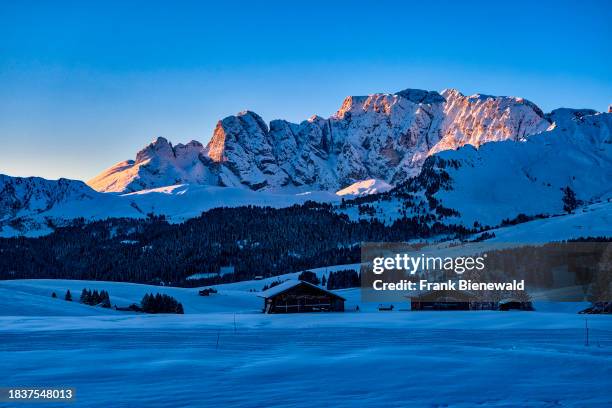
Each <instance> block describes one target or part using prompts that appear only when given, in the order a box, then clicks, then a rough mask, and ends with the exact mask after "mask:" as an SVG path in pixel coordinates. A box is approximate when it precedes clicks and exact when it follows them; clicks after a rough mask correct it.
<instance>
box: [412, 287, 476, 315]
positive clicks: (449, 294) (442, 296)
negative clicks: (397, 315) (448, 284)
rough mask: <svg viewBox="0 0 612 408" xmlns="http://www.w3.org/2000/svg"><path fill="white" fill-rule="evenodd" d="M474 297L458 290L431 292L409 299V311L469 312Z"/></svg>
mask: <svg viewBox="0 0 612 408" xmlns="http://www.w3.org/2000/svg"><path fill="white" fill-rule="evenodd" d="M473 301H474V296H473V295H472V294H471V293H469V292H463V291H458V290H432V291H428V292H422V293H420V294H418V295H415V296H412V297H410V309H411V310H470V309H471V303H472V302H473Z"/></svg>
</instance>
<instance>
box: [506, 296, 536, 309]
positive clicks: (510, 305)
mask: <svg viewBox="0 0 612 408" xmlns="http://www.w3.org/2000/svg"><path fill="white" fill-rule="evenodd" d="M499 310H501V311H504V312H506V311H508V310H523V311H531V310H534V309H533V304H532V303H531V302H529V301H525V300H520V299H513V298H507V299H503V300H501V301H500V302H499Z"/></svg>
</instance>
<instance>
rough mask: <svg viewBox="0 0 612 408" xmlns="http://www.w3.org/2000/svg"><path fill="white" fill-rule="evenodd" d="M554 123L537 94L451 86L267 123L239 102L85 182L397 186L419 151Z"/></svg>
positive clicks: (360, 100) (520, 134)
mask: <svg viewBox="0 0 612 408" xmlns="http://www.w3.org/2000/svg"><path fill="white" fill-rule="evenodd" d="M550 125H551V122H550V121H549V120H548V119H547V118H546V117H545V115H544V113H543V112H542V111H541V109H540V108H538V107H537V105H535V104H534V103H532V102H530V101H528V100H526V99H523V98H517V97H505V96H490V95H483V94H476V95H471V96H465V95H463V94H461V92H459V91H457V90H454V89H446V90H444V91H443V92H442V93H438V92H436V91H425V90H419V89H405V90H402V91H399V92H397V93H393V94H384V93H378V94H372V95H367V96H348V97H346V98H345V99H344V101H343V103H342V105H341V106H340V108H339V109H338V111H337V112H336V113H334V114H333V115H332V116H330V117H329V118H327V119H325V118H322V117H320V116H317V115H314V116H311V117H310V118H309V119H307V120H304V121H302V122H301V123H299V124H298V123H291V122H288V121H286V120H282V119H276V120H272V121H271V122H269V123H266V122H265V121H264V120H263V119H262V118H261V117H260V116H259V115H257V114H256V113H255V112H252V111H249V110H246V111H242V112H240V113H239V114H237V115H231V116H228V117H226V118H224V119H222V120H220V121H219V122H218V123H217V126H216V127H215V129H214V132H213V135H212V138H211V140H210V142H209V143H208V144H207V145H206V146H204V145H202V144H201V143H199V142H197V141H191V142H189V143H187V144H186V145H183V144H177V145H176V146H172V144H171V143H170V142H168V141H167V140H166V139H164V138H157V139H156V140H155V141H153V142H152V143H151V144H149V145H148V146H147V147H145V148H144V149H142V150H141V151H140V152H138V153H137V155H136V158H135V160H134V161H123V162H120V163H117V164H116V165H114V166H112V167H110V168H109V169H106V170H105V171H103V172H102V173H101V174H99V175H98V176H96V177H94V178H92V179H91V180H89V181H88V182H87V183H88V185H90V186H91V187H92V188H94V189H95V190H97V191H103V192H134V191H138V190H142V189H150V188H156V187H162V186H164V185H170V184H178V183H195V184H204V185H213V186H215V185H216V186H231V187H240V188H248V189H251V190H272V191H274V190H279V189H289V190H296V191H300V190H330V191H331V190H333V191H336V190H339V189H341V188H344V187H346V186H348V185H351V184H353V183H355V182H358V181H362V180H367V179H379V180H382V181H384V182H386V183H388V184H391V185H394V184H397V183H401V182H402V181H405V180H406V179H408V178H409V177H411V176H414V175H416V174H418V171H419V170H420V166H421V165H422V163H423V161H424V160H425V158H426V157H427V156H429V155H431V154H434V153H436V152H438V151H443V150H448V149H454V148H457V147H460V146H463V145H465V144H472V145H475V146H479V145H481V144H482V143H486V142H490V141H499V140H508V139H510V140H520V139H523V138H525V137H528V136H530V135H532V134H535V133H539V132H542V131H544V130H546V129H547V128H548V127H549V126H550Z"/></svg>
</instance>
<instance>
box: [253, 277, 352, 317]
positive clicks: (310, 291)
mask: <svg viewBox="0 0 612 408" xmlns="http://www.w3.org/2000/svg"><path fill="white" fill-rule="evenodd" d="M259 297H262V298H264V309H263V312H264V313H306V312H343V311H344V301H345V299H344V298H343V297H341V296H338V295H336V294H335V293H333V292H330V291H329V290H326V289H323V288H320V287H319V286H316V285H313V284H312V283H308V282H304V281H299V280H289V281H286V282H283V283H281V284H279V285H276V286H273V287H271V288H270V289H268V290H266V291H264V292H262V293H261V294H260V295H259Z"/></svg>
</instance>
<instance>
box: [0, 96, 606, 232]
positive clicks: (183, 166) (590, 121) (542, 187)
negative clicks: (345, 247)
mask: <svg viewBox="0 0 612 408" xmlns="http://www.w3.org/2000/svg"><path fill="white" fill-rule="evenodd" d="M393 186H397V187H396V188H395V189H392V188H393ZM566 187H570V188H571V189H572V191H574V192H575V193H576V196H577V199H578V200H580V201H582V202H584V203H594V202H599V201H601V202H603V203H606V202H607V200H609V199H610V198H612V113H597V112H596V111H593V110H589V109H581V110H576V109H566V108H563V109H557V110H554V111H552V112H550V113H548V114H544V113H542V111H541V110H540V109H539V108H538V107H537V106H535V105H534V104H533V103H531V102H529V101H526V100H524V99H521V98H513V97H512V98H511V97H491V96H484V95H474V96H469V97H467V96H463V95H461V94H460V93H459V92H458V91H455V90H446V91H443V92H441V93H437V92H427V91H419V90H406V91H402V92H398V93H396V94H374V95H370V96H366V97H348V98H346V100H345V101H344V103H343V105H342V107H341V108H340V109H339V110H338V112H337V113H336V114H335V115H333V116H332V117H330V118H328V119H323V118H320V117H317V116H315V117H312V118H311V119H309V120H307V121H304V122H302V123H301V124H292V123H289V122H286V121H282V120H275V121H272V122H271V123H270V124H269V125H268V124H266V123H265V122H264V121H263V120H262V119H261V118H260V117H259V116H257V115H256V114H254V113H252V112H249V111H247V112H243V113H241V114H238V115H236V116H230V117H228V118H225V119H223V120H222V121H220V122H219V124H218V125H217V128H216V129H215V132H214V135H213V137H212V139H211V141H210V142H209V143H208V145H206V146H204V145H202V144H201V143H199V142H195V141H192V142H190V143H188V144H186V145H183V144H178V145H174V146H173V145H172V144H170V143H169V142H168V141H167V140H166V139H163V138H158V139H156V140H155V141H154V142H153V143H151V144H150V145H149V146H147V147H146V148H145V149H143V150H141V151H140V152H138V154H137V155H136V159H135V160H134V161H125V162H121V163H119V164H117V165H115V166H113V167H111V168H110V169H108V170H106V171H104V172H103V173H102V174H100V175H99V176H97V177H95V178H94V179H92V180H90V181H89V182H88V183H87V184H85V183H83V182H81V181H76V180H66V179H60V180H57V181H50V180H44V179H41V178H36V177H31V178H19V177H9V176H4V175H0V235H1V236H13V235H20V234H28V235H39V234H44V233H48V232H50V231H52V229H53V227H54V226H56V225H62V223H65V222H66V221H68V220H71V219H74V218H79V217H83V218H84V219H86V220H94V219H103V218H107V217H146V216H147V215H148V214H164V215H166V216H168V217H169V218H170V220H172V221H182V220H185V219H187V218H190V217H194V216H197V215H199V214H200V213H201V212H202V211H204V210H207V209H210V208H215V207H220V206H238V205H248V204H252V205H271V206H275V207H282V206H286V205H291V204H294V203H302V202H304V201H306V200H315V201H325V202H338V209H337V211H339V212H343V213H346V214H348V215H349V216H350V217H351V218H353V219H356V218H365V219H369V218H377V219H379V220H382V221H384V222H392V221H394V220H396V219H398V218H401V217H415V216H416V217H426V220H427V221H425V222H442V223H447V224H451V223H453V224H463V225H465V226H467V227H471V226H473V225H474V224H475V223H476V224H479V225H489V226H492V227H493V226H497V225H499V224H500V223H501V221H502V220H503V219H513V218H515V217H516V216H517V215H518V214H525V215H527V216H534V215H538V214H544V215H555V214H560V213H562V212H563V204H562V194H563V193H562V191H561V189H562V188H566ZM96 190H97V191H96ZM389 190H390V191H389ZM364 195H373V196H371V198H368V199H362V200H361V201H360V200H357V201H355V202H353V201H350V198H353V197H359V196H364ZM341 198H344V201H345V202H343V203H342V205H340V203H339V202H340V199H341ZM366 207H367V208H366ZM422 219H425V218H422ZM611 221H612V220H611Z"/></svg>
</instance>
